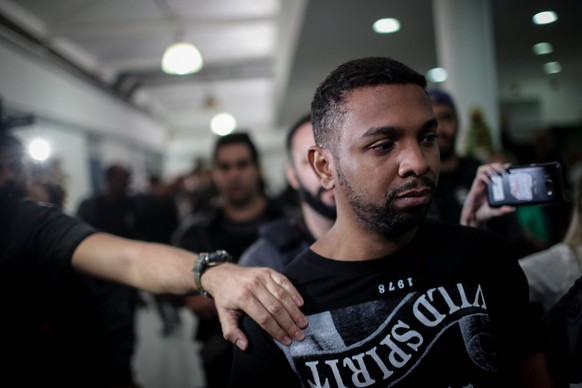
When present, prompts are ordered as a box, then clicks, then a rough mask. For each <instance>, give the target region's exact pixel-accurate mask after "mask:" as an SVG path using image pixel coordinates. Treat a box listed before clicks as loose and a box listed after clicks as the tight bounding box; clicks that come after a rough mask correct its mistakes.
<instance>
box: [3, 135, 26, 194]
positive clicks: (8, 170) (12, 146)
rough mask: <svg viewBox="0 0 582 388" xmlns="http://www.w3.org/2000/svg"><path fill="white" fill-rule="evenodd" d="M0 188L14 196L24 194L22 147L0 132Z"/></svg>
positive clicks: (13, 138)
mask: <svg viewBox="0 0 582 388" xmlns="http://www.w3.org/2000/svg"><path fill="white" fill-rule="evenodd" d="M0 187H3V188H4V189H7V190H11V191H13V192H14V193H15V194H16V195H21V196H22V195H25V194H26V175H25V174H24V147H23V145H22V143H21V142H20V141H19V140H18V139H17V138H15V137H14V136H12V135H10V134H8V133H6V132H2V131H0Z"/></svg>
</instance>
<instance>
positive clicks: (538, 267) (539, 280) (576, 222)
mask: <svg viewBox="0 0 582 388" xmlns="http://www.w3.org/2000/svg"><path fill="white" fill-rule="evenodd" d="M519 264H520V265H521V268H523V271H524V272H525V274H526V276H527V280H528V283H529V290H530V300H531V301H532V302H534V303H540V304H541V305H542V307H543V310H544V312H547V311H548V310H549V309H550V308H551V307H552V306H553V305H554V304H556V302H557V301H558V300H559V299H560V298H561V297H562V296H563V295H564V294H565V293H566V291H568V289H569V288H570V287H572V285H573V284H574V282H575V281H576V279H578V278H579V277H580V276H582V175H581V176H580V177H579V178H578V182H577V183H576V187H575V188H574V196H573V198H572V215H571V218H570V224H569V226H568V231H567V232H566V236H565V237H564V240H562V242H560V243H558V244H555V245H553V246H551V247H550V248H548V249H546V250H543V251H540V252H536V253H534V254H532V255H529V256H526V257H524V258H523V259H521V260H520V261H519Z"/></svg>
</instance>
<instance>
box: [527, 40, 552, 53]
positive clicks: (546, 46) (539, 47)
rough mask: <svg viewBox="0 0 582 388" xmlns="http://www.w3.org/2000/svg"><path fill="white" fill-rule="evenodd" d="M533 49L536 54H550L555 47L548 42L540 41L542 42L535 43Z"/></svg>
mask: <svg viewBox="0 0 582 388" xmlns="http://www.w3.org/2000/svg"><path fill="white" fill-rule="evenodd" d="M532 50H533V52H534V53H535V54H536V55H546V54H550V53H551V52H553V51H554V48H553V47H552V45H551V44H550V43H548V42H540V43H536V44H534V45H533V47H532Z"/></svg>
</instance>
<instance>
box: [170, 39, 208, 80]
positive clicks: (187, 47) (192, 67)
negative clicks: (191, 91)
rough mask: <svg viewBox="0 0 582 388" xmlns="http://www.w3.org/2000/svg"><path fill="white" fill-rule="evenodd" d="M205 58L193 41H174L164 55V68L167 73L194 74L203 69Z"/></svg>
mask: <svg viewBox="0 0 582 388" xmlns="http://www.w3.org/2000/svg"><path fill="white" fill-rule="evenodd" d="M202 65H203V60H202V55H200V51H198V49H197V48H196V46H194V45H193V44H192V43H188V42H175V43H172V44H171V45H170V46H168V48H166V51H164V56H163V57H162V70H163V71H164V73H166V74H178V75H184V74H192V73H196V72H198V71H200V69H202Z"/></svg>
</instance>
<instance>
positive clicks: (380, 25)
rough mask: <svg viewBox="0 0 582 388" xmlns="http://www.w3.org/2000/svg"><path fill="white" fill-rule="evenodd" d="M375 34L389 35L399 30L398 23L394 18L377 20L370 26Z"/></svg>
mask: <svg viewBox="0 0 582 388" xmlns="http://www.w3.org/2000/svg"><path fill="white" fill-rule="evenodd" d="M372 28H373V29H374V32H376V33H377V34H391V33H393V32H396V31H399V30H400V22H399V21H398V19H394V18H384V19H379V20H376V21H375V22H374V24H373V25H372Z"/></svg>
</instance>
